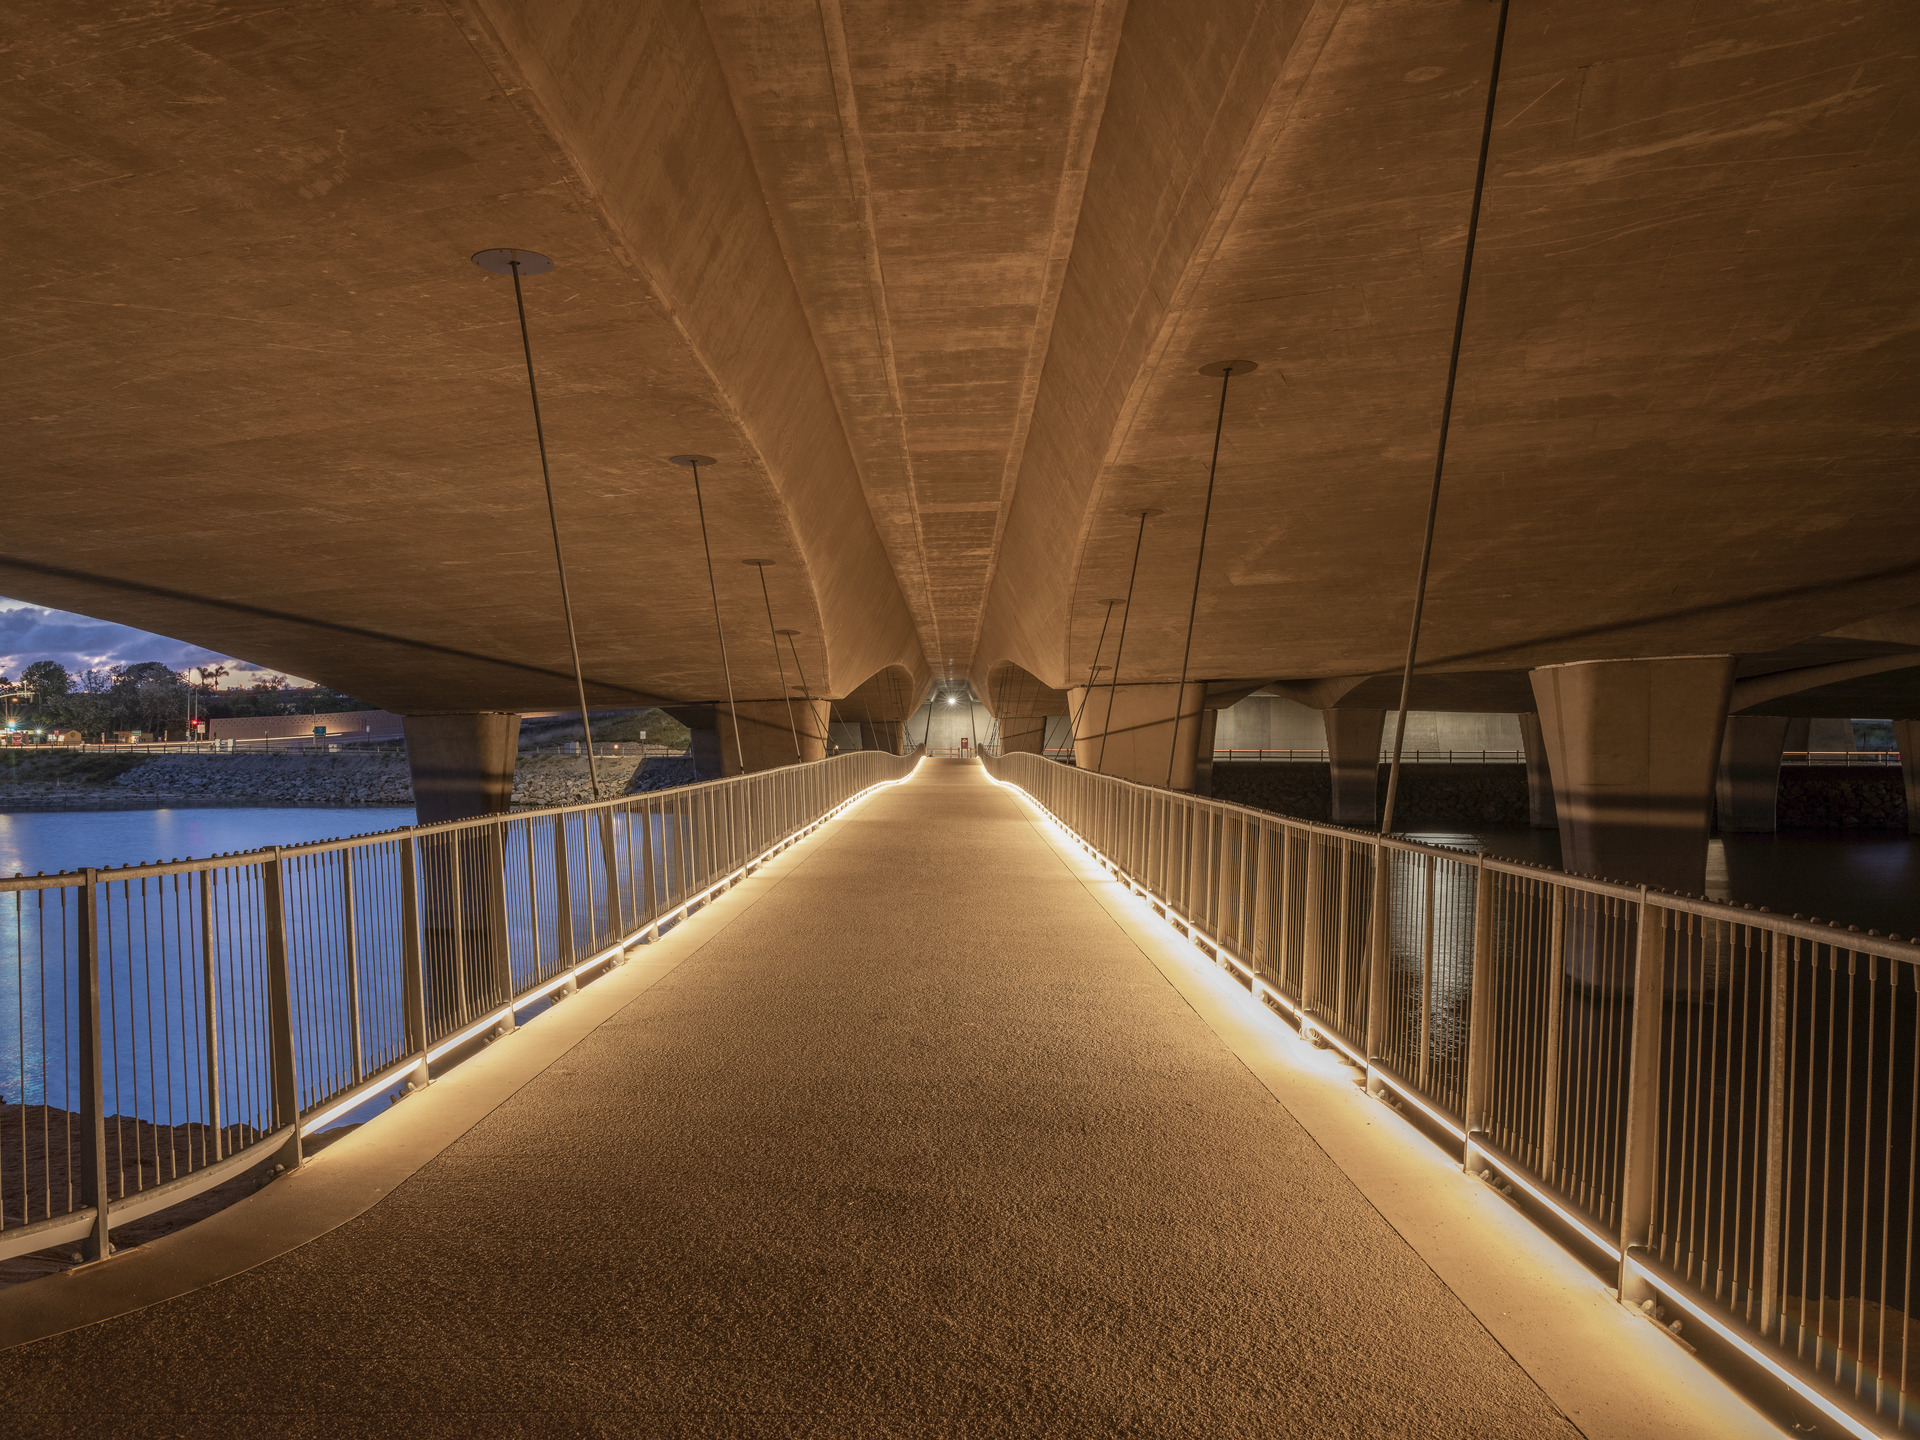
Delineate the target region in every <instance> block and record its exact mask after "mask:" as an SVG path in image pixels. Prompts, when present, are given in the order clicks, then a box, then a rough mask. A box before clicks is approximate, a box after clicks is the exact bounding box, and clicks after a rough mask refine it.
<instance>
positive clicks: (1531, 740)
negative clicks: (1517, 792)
mask: <svg viewBox="0 0 1920 1440" xmlns="http://www.w3.org/2000/svg"><path fill="white" fill-rule="evenodd" d="M1520 747H1521V750H1522V752H1523V753H1524V754H1525V755H1526V758H1527V824H1529V825H1531V826H1532V827H1533V828H1534V829H1535V830H1554V829H1558V828H1559V824H1560V822H1559V820H1558V819H1557V818H1556V817H1555V815H1554V809H1553V767H1552V766H1551V765H1549V764H1548V763H1547V739H1546V736H1545V735H1544V734H1542V733H1541V730H1540V716H1539V714H1538V712H1536V711H1533V710H1523V711H1521V712H1520Z"/></svg>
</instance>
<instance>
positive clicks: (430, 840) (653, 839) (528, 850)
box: [0, 751, 915, 1259]
mask: <svg viewBox="0 0 1920 1440" xmlns="http://www.w3.org/2000/svg"><path fill="white" fill-rule="evenodd" d="M914 764H915V758H914V757H912V756H895V755H889V754H885V753H883V752H878V751H862V752H859V753H856V754H849V755H842V756H838V757H835V758H833V759H830V760H825V761H820V762H818V763H815V764H810V765H794V766H789V767H787V768H784V769H779V770H769V771H762V772H759V773H756V774H751V775H743V776H737V777H735V778H733V779H729V780H717V781H711V782H708V783H705V784H699V785H689V786H683V787H680V788H678V789H674V790H666V791H659V792H656V793H653V794H648V795H635V796H628V797H625V798H622V799H619V800H609V801H602V802H600V803H598V804H592V805H573V806H566V807H561V808H556V809H549V810H535V811H524V812H520V813H517V814H513V815H507V816H489V817H485V818H482V819H476V820H465V821H456V822H453V823H449V824H443V825H433V826H424V827H420V828H416V829H407V830H394V831H389V832H387V833H386V834H382V835H367V836H361V837H358V838H355V839H351V840H341V841H333V842H328V843H323V844H313V845H293V846H285V847H279V848H275V849H272V850H259V851H253V852H251V853H248V854H243V855H225V856H219V857H217V858H213V859H206V860H188V861H176V862H173V863H171V864H156V865H136V866H129V867H126V868H124V869H118V870H87V871H81V872H76V873H70V874H64V875H52V876H34V877H16V878H14V879H11V880H0V1259H4V1258H6V1257H8V1256H12V1255H19V1254H24V1253H27V1252H30V1251H34V1250H39V1249H44V1248H48V1247H52V1246H67V1245H73V1244H75V1243H76V1242H77V1243H78V1246H79V1248H80V1250H81V1252H82V1254H83V1255H84V1256H86V1257H87V1258H97V1257H98V1256H99V1255H102V1254H104V1253H106V1249H105V1247H106V1245H107V1241H108V1235H109V1232H110V1229H111V1227H112V1226H114V1225H117V1224H124V1223H126V1222H129V1221H132V1220H136V1219H139V1218H140V1217H141V1216H144V1215H148V1214H151V1213H153V1212H155V1211H158V1210H161V1209H164V1208H166V1207H168V1206H171V1205H173V1204H176V1203H178V1202H179V1201H181V1200H184V1199H186V1198H188V1197H189V1196H191V1195H194V1194H197V1193H199V1192H200V1191H202V1190H205V1189H208V1188H210V1187H211V1186H213V1185H216V1184H219V1183H220V1182H221V1181H222V1180H224V1179H226V1178H228V1177H229V1176H231V1175H234V1174H237V1173H239V1172H240V1171H242V1170H248V1169H251V1168H252V1167H254V1166H256V1165H259V1164H262V1163H264V1162H268V1161H273V1162H275V1163H278V1164H281V1165H285V1166H288V1167H291V1166H294V1165H298V1164H299V1163H300V1158H301V1138H302V1137H303V1136H304V1135H308V1134H311V1133H312V1132H314V1131H315V1130H318V1129H321V1128H323V1127H324V1126H325V1125H327V1124H328V1123H329V1122H330V1121H332V1120H334V1119H337V1118H338V1117H339V1116H341V1115H343V1114H345V1113H347V1112H348V1111H350V1110H352V1109H354V1108H356V1107H357V1106H359V1105H361V1104H363V1103H365V1102H366V1101H368V1100H371V1099H377V1098H378V1097H379V1096H381V1095H382V1094H384V1093H387V1092H389V1091H392V1090H396V1089H398V1088H400V1087H403V1086H409V1082H411V1084H412V1085H419V1084H424V1083H425V1082H426V1080H427V1078H428V1076H427V1066H428V1064H429V1063H430V1062H432V1061H435V1060H439V1059H441V1058H442V1057H443V1056H446V1055H448V1054H449V1053H450V1052H453V1051H455V1050H457V1049H458V1048H459V1047H460V1046H462V1045H463V1044H465V1043H467V1042H469V1041H474V1040H478V1039H480V1038H481V1037H483V1036H486V1035H490V1034H494V1033H501V1032H504V1031H507V1030H510V1029H511V1028H512V1027H513V1025H514V1024H515V1023H516V1021H515V1017H516V1011H519V1010H524V1009H526V1008H527V1007H529V1006H532V1005H535V1004H537V1003H540V1002H542V1001H547V1000H549V999H550V998H557V997H558V996H561V995H564V994H568V993H571V992H572V991H573V990H574V989H575V988H576V986H577V983H578V981H579V980H580V978H581V977H582V976H583V974H584V973H585V972H587V971H590V970H593V969H595V968H596V967H599V966H602V965H605V964H608V963H611V962H614V961H617V960H618V958H619V957H620V955H621V954H622V952H623V951H624V950H625V949H627V948H628V947H630V946H632V945H634V944H637V943H642V942H644V941H646V940H649V939H657V938H658V937H659V934H660V931H661V929H662V927H664V926H667V925H670V924H671V923H673V922H674V921H675V920H676V919H678V918H679V917H680V916H682V915H684V914H686V913H687V912H688V911H690V910H691V909H693V908H694V907H697V906H699V905H701V904H703V903H705V902H706V901H708V900H710V899H712V898H714V897H715V896H717V895H718V894H719V893H720V892H721V891H723V890H725V889H726V888H728V887H729V886H731V885H732V884H733V883H734V882H735V881H736V880H738V879H739V878H740V877H741V876H743V875H745V874H746V873H748V872H749V871H750V870H751V869H752V868H753V867H754V866H756V865H757V864H758V863H759V862H760V861H762V860H764V859H766V858H767V857H768V856H770V855H772V854H773V853H774V852H776V851H778V850H780V849H782V848H784V847H785V846H787V845H789V844H791V843H792V842H794V841H795V840H797V839H799V838H801V837H802V836H804V835H806V834H807V833H808V832H810V831H811V830H813V829H815V828H816V827H817V826H819V825H820V824H822V823H823V822H824V821H826V820H827V819H829V818H831V817H832V816H833V815H835V814H837V813H838V812H839V811H840V810H841V809H844V808H845V807H846V806H847V805H850V804H851V803H853V801H854V800H856V799H858V798H859V797H860V796H861V795H863V794H865V793H866V792H867V791H869V790H870V789H872V788H873V787H874V786H876V785H881V784H885V783H888V782H891V781H894V780H898V779H902V778H904V777H905V776H906V775H907V774H908V773H909V772H910V771H911V769H912V767H913V765H914Z"/></svg>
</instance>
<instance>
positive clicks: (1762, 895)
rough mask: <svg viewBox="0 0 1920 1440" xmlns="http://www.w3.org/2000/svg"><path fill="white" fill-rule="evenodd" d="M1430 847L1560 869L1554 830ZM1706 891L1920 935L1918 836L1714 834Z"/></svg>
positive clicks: (1467, 835)
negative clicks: (1456, 848) (1480, 852)
mask: <svg viewBox="0 0 1920 1440" xmlns="http://www.w3.org/2000/svg"><path fill="white" fill-rule="evenodd" d="M1409 838H1411V839H1414V840H1421V841H1424V842H1426V843H1427V844H1429V845H1452V846H1459V847H1461V848H1464V849H1469V850H1485V851H1486V852H1487V853H1488V854H1490V855H1499V856H1501V857H1502V858H1504V859H1508V860H1525V861H1528V862H1530V863H1532V864H1536V865H1552V866H1555V867H1556V868H1557V867H1558V866H1559V864H1560V836H1559V833H1558V832H1557V831H1553V830H1532V829H1517V828H1516V829H1502V828H1496V827H1491V826H1489V827H1485V828H1482V829H1477V830H1421V831H1417V832H1413V833H1412V834H1411V835H1410V837H1409ZM1707 894H1708V896H1710V897H1711V898H1712V899H1715V900H1730V901H1732V902H1733V903H1735V904H1737V905H1764V906H1766V907H1767V908H1768V909H1769V910H1772V911H1774V912H1775V913H1776V914H1781V915H1792V914H1796V913H1798V914H1801V915H1809V916H1811V915H1818V916H1819V917H1820V918H1821V919H1822V920H1838V921H1840V922H1841V923H1842V924H1845V925H1858V926H1859V927H1860V928H1861V929H1862V930H1868V929H1872V930H1879V931H1881V932H1883V933H1893V934H1898V935H1915V934H1920V839H1916V838H1914V837H1912V836H1907V835H1858V836H1853V835H1836V834H1834V833H1833V832H1832V831H1827V830H1820V831H1797V832H1796V831H1782V832H1781V833H1780V834H1779V835H1774V836H1768V835H1729V836H1725V837H1721V836H1715V837H1714V838H1713V839H1711V840H1709V841H1708V842H1707Z"/></svg>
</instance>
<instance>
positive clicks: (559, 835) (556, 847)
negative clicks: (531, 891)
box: [553, 815, 576, 970]
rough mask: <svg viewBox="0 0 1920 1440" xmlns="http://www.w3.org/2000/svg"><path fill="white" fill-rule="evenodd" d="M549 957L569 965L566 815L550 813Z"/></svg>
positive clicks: (570, 916) (570, 895)
mask: <svg viewBox="0 0 1920 1440" xmlns="http://www.w3.org/2000/svg"><path fill="white" fill-rule="evenodd" d="M553 906H554V913H553V961H554V964H556V965H557V966H559V967H560V968H561V969H562V970H571V969H572V968H573V964H574V960H575V958H576V957H575V955H574V945H573V883H572V877H571V876H570V875H569V873H568V870H567V817H566V816H565V815H555V816H554V817H553Z"/></svg>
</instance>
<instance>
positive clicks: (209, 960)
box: [200, 870, 227, 1160]
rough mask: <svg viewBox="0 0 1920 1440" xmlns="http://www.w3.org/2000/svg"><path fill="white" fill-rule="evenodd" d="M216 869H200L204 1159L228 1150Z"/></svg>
mask: <svg viewBox="0 0 1920 1440" xmlns="http://www.w3.org/2000/svg"><path fill="white" fill-rule="evenodd" d="M214 874H215V872H214V871H212V870H202V871H200V1004H201V1020H202V1022H203V1023H204V1025H205V1027H206V1037H207V1134H208V1136H209V1137H210V1140H211V1144H203V1145H202V1146H201V1158H202V1160H218V1159H220V1158H222V1157H223V1156H224V1155H225V1154H226V1153H227V1152H226V1137H225V1136H224V1135H223V1134H222V1133H221V1129H220V984H219V967H218V966H217V965H215V963H214V955H213V877H214Z"/></svg>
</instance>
